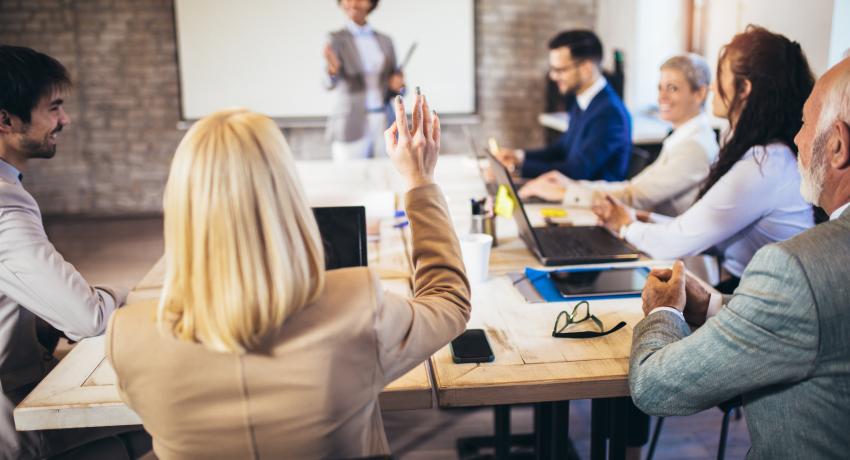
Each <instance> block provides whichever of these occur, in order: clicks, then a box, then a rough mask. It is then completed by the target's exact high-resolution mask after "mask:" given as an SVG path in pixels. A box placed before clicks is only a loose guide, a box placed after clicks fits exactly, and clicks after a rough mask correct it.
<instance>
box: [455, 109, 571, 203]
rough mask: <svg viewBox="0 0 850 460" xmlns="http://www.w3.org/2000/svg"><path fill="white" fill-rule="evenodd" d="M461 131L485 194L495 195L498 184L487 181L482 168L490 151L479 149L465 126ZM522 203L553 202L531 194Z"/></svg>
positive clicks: (488, 160) (487, 162)
mask: <svg viewBox="0 0 850 460" xmlns="http://www.w3.org/2000/svg"><path fill="white" fill-rule="evenodd" d="M463 132H464V133H465V134H466V140H467V142H469V149H470V150H471V151H472V155H473V157H474V158H475V164H476V166H477V167H478V175H479V176H481V181H482V182H484V186H485V187H487V194H488V195H490V196H496V191H497V190H498V189H499V184H498V183H496V182H489V181H488V180H487V177H486V176H485V175H484V168H486V167H487V166H488V165H489V164H490V159H489V157H490V152H489V151H487V150H485V149H479V148H478V143H477V142H475V138H474V137H473V136H472V133H471V132H470V131H469V128H467V127H466V126H464V127H463ZM516 185H517V186H522V184H521V183H517V184H516ZM522 201H523V203H528V204H535V203H555V202H553V201H548V200H544V199H543V198H540V197H536V196H532V197H529V198H523V200H522Z"/></svg>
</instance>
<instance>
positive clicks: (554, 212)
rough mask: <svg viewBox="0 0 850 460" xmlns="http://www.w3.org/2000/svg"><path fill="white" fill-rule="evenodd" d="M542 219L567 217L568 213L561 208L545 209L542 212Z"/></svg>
mask: <svg viewBox="0 0 850 460" xmlns="http://www.w3.org/2000/svg"><path fill="white" fill-rule="evenodd" d="M540 215H541V216H542V217H567V211H566V210H564V209H561V208H543V209H541V210H540Z"/></svg>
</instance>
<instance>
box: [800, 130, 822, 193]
mask: <svg viewBox="0 0 850 460" xmlns="http://www.w3.org/2000/svg"><path fill="white" fill-rule="evenodd" d="M825 134H826V133H823V134H822V135H818V136H816V137H815V141H814V143H813V145H812V160H811V163H810V164H809V168H808V170H807V169H806V168H804V167H803V164H802V162H800V157H799V155H798V157H797V170H798V171H799V172H800V195H803V199H804V200H806V201H807V202H809V203H811V204H813V205H815V206H820V203H819V202H820V195H821V193H823V181H824V179H825V178H826V156H825V155H826V143H827V141H828V139H827V136H826V135H825Z"/></svg>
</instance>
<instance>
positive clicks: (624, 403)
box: [608, 398, 630, 460]
mask: <svg viewBox="0 0 850 460" xmlns="http://www.w3.org/2000/svg"><path fill="white" fill-rule="evenodd" d="M629 403H630V400H629V398H614V399H612V400H611V401H610V408H611V410H609V411H608V413H609V414H610V415H609V417H610V421H611V436H610V439H611V443H610V444H611V445H610V448H611V449H610V452H609V454H608V459H609V460H623V459H625V458H626V434H627V433H628V430H629V423H628V421H629V414H628V411H629Z"/></svg>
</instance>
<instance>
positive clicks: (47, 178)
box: [0, 0, 596, 215]
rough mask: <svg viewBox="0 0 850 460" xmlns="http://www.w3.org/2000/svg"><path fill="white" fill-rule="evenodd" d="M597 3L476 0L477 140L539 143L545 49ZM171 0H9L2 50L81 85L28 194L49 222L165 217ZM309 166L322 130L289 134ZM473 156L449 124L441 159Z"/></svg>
mask: <svg viewBox="0 0 850 460" xmlns="http://www.w3.org/2000/svg"><path fill="white" fill-rule="evenodd" d="M595 13H596V2H595V0H566V1H564V0H560V1H559V0H523V1H520V0H478V2H477V14H476V21H477V24H476V30H477V50H476V55H477V56H476V57H477V62H478V69H477V78H478V107H479V112H480V115H481V119H482V123H481V125H480V126H478V127H475V128H474V131H475V132H476V133H477V134H478V135H479V137H480V138H482V139H484V138H486V137H487V136H491V135H494V136H497V137H498V138H499V139H501V140H502V142H503V143H504V144H505V145H512V146H536V145H539V144H540V143H542V130H541V129H540V128H539V126H538V125H537V121H536V120H537V114H538V113H539V111H540V110H541V108H542V106H543V77H544V73H545V70H546V64H547V50H546V42H547V41H548V39H549V38H550V37H551V36H552V35H553V34H554V33H555V32H557V31H559V30H562V29H568V28H574V27H585V28H590V27H592V26H593V23H594V19H595ZM174 37H175V31H174V18H173V7H172V2H171V0H137V1H132V0H0V42H1V43H4V44H15V45H24V46H30V47H33V48H35V49H38V50H40V51H42V52H45V53H47V54H50V55H51V56H54V57H55V58H57V59H59V60H60V61H61V62H62V63H64V64H65V65H66V66H67V67H68V69H69V71H70V72H71V75H72V78H73V79H74V80H75V82H76V85H75V87H74V89H73V91H72V92H71V94H69V95H68V102H67V109H68V113H69V115H70V116H71V118H72V125H71V126H70V127H69V128H68V129H67V130H65V131H63V132H62V135H61V138H60V145H59V149H58V153H57V155H56V157H55V158H53V159H52V160H50V161H40V160H37V161H33V162H32V163H31V165H30V170H29V171H28V172H27V174H26V177H25V179H24V180H25V184H26V186H27V188H28V189H29V190H30V191H31V192H32V193H33V195H35V197H36V199H37V200H38V202H39V203H40V205H41V207H42V211H43V212H44V213H47V214H60V213H73V214H91V215H106V214H144V213H151V212H158V211H159V209H160V205H161V199H162V189H163V186H164V184H165V180H166V177H167V175H168V167H169V163H170V159H171V155H172V153H173V152H174V149H175V148H176V146H177V143H178V142H179V141H180V138H181V137H182V135H183V132H182V131H180V130H178V129H177V128H176V126H177V123H178V121H179V118H180V110H179V102H178V82H177V65H176V45H175V38H174ZM285 133H286V136H287V138H288V139H289V141H290V144H291V146H292V148H293V150H294V151H295V153H296V155H297V156H299V157H301V158H306V157H310V158H313V157H324V156H329V155H330V148H329V146H328V145H327V144H326V143H325V141H324V139H323V137H322V130H321V129H287V130H285ZM466 150H467V147H466V140H465V139H464V137H463V135H462V134H461V130H460V128H459V127H457V126H447V127H446V129H445V135H444V146H443V151H444V152H446V153H460V152H465V151H466Z"/></svg>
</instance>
